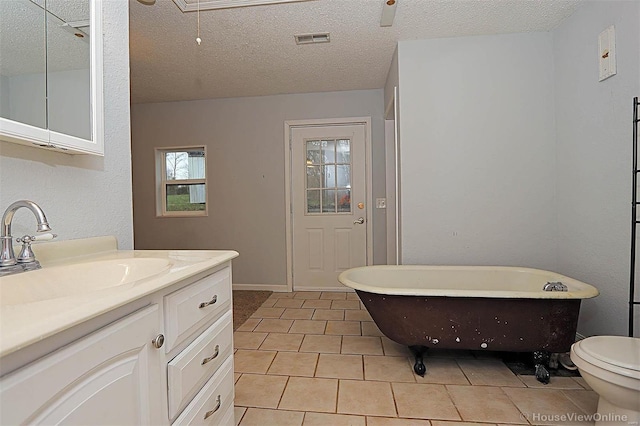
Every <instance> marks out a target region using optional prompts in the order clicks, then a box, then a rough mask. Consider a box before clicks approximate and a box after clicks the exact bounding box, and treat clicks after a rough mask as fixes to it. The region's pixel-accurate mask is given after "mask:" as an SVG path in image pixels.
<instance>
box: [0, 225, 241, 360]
mask: <svg viewBox="0 0 640 426" xmlns="http://www.w3.org/2000/svg"><path fill="white" fill-rule="evenodd" d="M116 247H117V243H116V240H115V238H113V237H99V238H88V239H83V240H72V241H61V242H57V243H48V245H46V244H42V245H39V246H37V247H34V251H35V252H36V258H38V259H39V260H40V261H41V263H42V265H43V267H42V269H39V270H36V271H30V272H23V273H20V274H14V275H10V276H5V277H2V278H0V356H5V355H7V354H10V353H12V352H15V351H17V350H19V349H21V348H24V347H26V346H28V345H30V344H33V343H35V342H38V341H40V340H42V339H45V338H47V337H50V336H52V335H54V334H56V333H59V332H61V331H64V330H66V329H69V328H71V327H73V326H75V325H78V324H81V323H83V322H85V321H87V320H90V319H92V318H95V317H97V316H99V315H101V314H104V313H106V312H109V311H111V310H113V309H116V308H118V307H121V306H124V305H126V304H128V303H130V302H133V301H135V300H137V299H139V298H142V297H144V296H147V295H149V294H151V293H154V292H156V291H158V290H160V289H162V288H165V287H168V286H170V285H173V284H175V283H177V282H179V281H182V280H184V279H187V278H189V277H192V276H194V275H197V274H200V273H202V272H205V271H207V270H209V269H212V268H215V267H216V266H218V265H220V264H222V263H224V262H227V261H229V260H231V259H233V258H235V257H237V256H238V253H237V252H235V251H231V250H117V249H116ZM132 258H150V259H163V260H166V261H167V262H166V264H167V267H165V268H164V269H163V270H162V271H161V272H159V273H158V274H155V275H152V276H150V277H147V278H143V279H140V280H136V281H133V282H128V283H126V284H122V285H117V286H112V287H106V288H99V289H95V290H90V291H79V292H77V293H74V294H70V295H68V296H67V295H65V296H62V297H54V298H46V299H44V300H36V301H29V302H27V303H22V302H20V301H19V298H17V297H16V296H15V294H16V289H18V288H19V287H16V286H20V285H21V284H22V285H23V286H24V285H25V283H26V282H27V281H28V282H29V285H30V288H34V287H35V286H36V285H40V281H42V285H43V286H44V285H51V284H50V283H49V282H47V281H48V277H50V276H52V275H55V274H56V272H58V273H61V272H64V269H63V268H65V267H68V266H69V265H79V264H87V265H86V266H87V267H88V268H90V262H96V261H107V262H109V261H111V262H114V261H115V262H117V261H118V260H123V261H126V260H127V259H132ZM85 269H86V268H85ZM34 283H35V284H34ZM31 291H32V292H33V290H31ZM3 296H4V301H3ZM36 299H37V297H36ZM16 300H18V301H16Z"/></svg>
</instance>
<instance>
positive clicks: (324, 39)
mask: <svg viewBox="0 0 640 426" xmlns="http://www.w3.org/2000/svg"><path fill="white" fill-rule="evenodd" d="M293 37H295V39H296V44H312V43H329V42H330V41H331V40H330V38H329V33H316V34H296V35H294V36H293Z"/></svg>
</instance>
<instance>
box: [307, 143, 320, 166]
mask: <svg viewBox="0 0 640 426" xmlns="http://www.w3.org/2000/svg"><path fill="white" fill-rule="evenodd" d="M311 164H320V141H307V165H311Z"/></svg>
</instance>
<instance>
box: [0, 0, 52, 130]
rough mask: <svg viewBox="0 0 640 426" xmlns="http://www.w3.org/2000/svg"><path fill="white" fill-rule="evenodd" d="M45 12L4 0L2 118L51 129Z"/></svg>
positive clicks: (0, 24) (0, 8)
mask: <svg viewBox="0 0 640 426" xmlns="http://www.w3.org/2000/svg"><path fill="white" fill-rule="evenodd" d="M45 36H46V31H45V12H44V9H43V8H41V7H40V6H39V5H36V4H35V3H32V2H31V1H29V0H9V1H0V58H1V59H0V117H3V118H8V119H10V120H14V121H18V122H21V123H25V124H29V125H31V126H35V127H39V128H42V129H46V128H47V82H46V71H47V64H46V59H47V54H46V40H45Z"/></svg>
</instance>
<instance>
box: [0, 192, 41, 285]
mask: <svg viewBox="0 0 640 426" xmlns="http://www.w3.org/2000/svg"><path fill="white" fill-rule="evenodd" d="M21 207H26V208H28V209H29V210H31V211H32V212H33V214H34V216H35V217H36V220H37V222H38V228H37V231H38V232H47V231H51V227H50V226H49V222H47V217H46V216H45V215H44V212H43V211H42V209H41V208H40V206H38V205H37V204H36V203H34V202H33V201H29V200H20V201H16V202H15V203H13V204H11V205H10V206H9V207H7V210H5V212H4V214H3V215H2V231H1V233H0V240H2V251H1V252H0V275H6V274H10V273H15V272H22V271H25V270H30V269H38V268H39V267H40V264H39V263H38V261H37V260H35V258H33V257H31V258H27V257H22V256H21V257H20V259H16V255H15V253H14V252H13V241H12V240H13V237H12V235H11V222H12V221H13V215H14V214H15V213H16V211H17V210H18V209H19V208H21ZM33 239H34V238H30V239H29V241H27V242H25V241H23V242H24V243H28V244H30V242H31V241H32V240H33ZM23 240H24V238H23ZM18 263H21V265H17V264H18ZM14 265H15V266H14ZM4 268H7V269H4Z"/></svg>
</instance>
